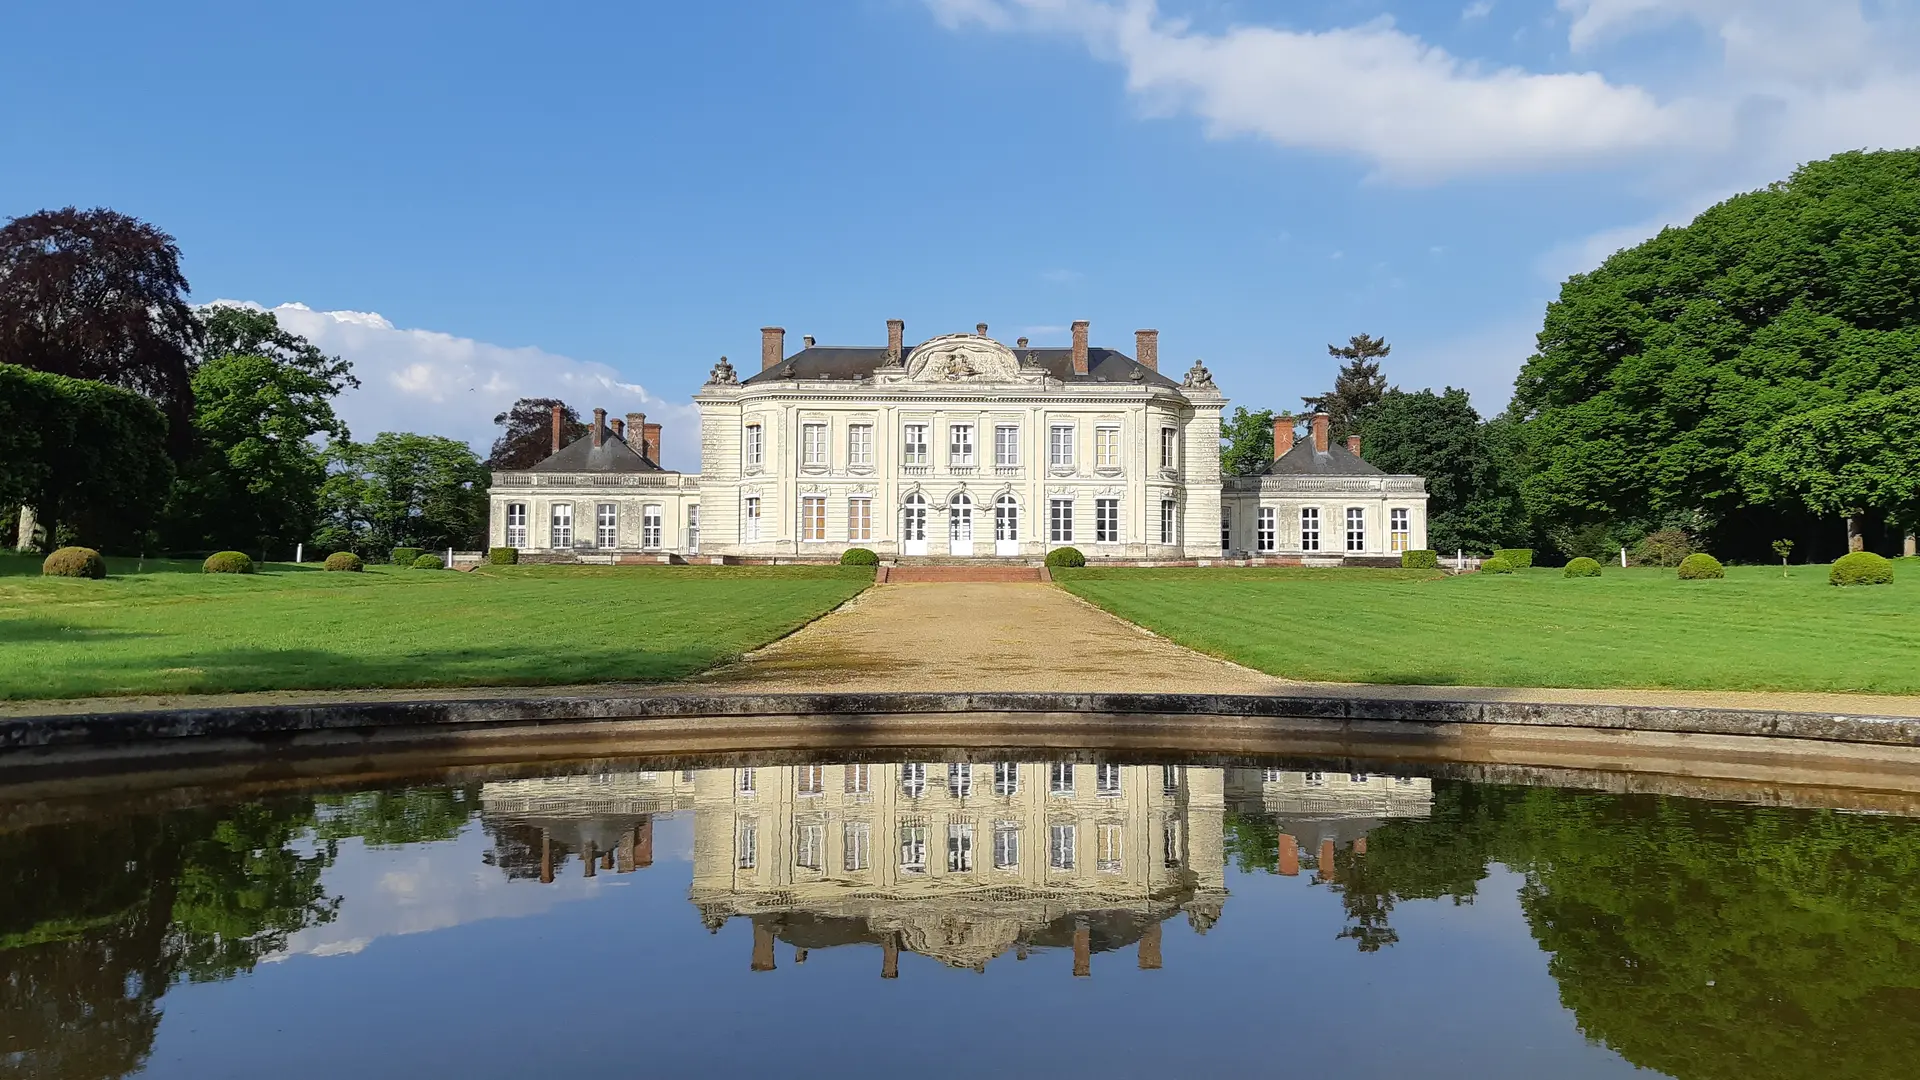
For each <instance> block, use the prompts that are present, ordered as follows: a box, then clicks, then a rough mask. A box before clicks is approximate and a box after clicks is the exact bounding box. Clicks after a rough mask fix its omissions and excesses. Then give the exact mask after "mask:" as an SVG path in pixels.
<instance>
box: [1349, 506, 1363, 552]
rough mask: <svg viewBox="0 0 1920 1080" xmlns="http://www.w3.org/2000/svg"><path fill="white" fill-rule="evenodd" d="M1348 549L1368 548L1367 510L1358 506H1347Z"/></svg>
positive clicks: (1360, 549)
mask: <svg viewBox="0 0 1920 1080" xmlns="http://www.w3.org/2000/svg"><path fill="white" fill-rule="evenodd" d="M1347 550H1348V551H1365V550H1367V512H1366V511H1365V510H1364V509H1362V508H1360V507H1358V506H1349V507H1347Z"/></svg>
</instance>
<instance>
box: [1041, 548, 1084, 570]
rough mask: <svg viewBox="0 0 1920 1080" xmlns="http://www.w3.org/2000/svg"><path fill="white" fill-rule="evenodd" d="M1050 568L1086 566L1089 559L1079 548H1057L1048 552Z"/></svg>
mask: <svg viewBox="0 0 1920 1080" xmlns="http://www.w3.org/2000/svg"><path fill="white" fill-rule="evenodd" d="M1047 565H1048V566H1085V565H1087V557H1086V556H1085V555H1082V554H1080V549H1079V548H1071V547H1057V548H1054V549H1053V550H1052V551H1049V552H1047Z"/></svg>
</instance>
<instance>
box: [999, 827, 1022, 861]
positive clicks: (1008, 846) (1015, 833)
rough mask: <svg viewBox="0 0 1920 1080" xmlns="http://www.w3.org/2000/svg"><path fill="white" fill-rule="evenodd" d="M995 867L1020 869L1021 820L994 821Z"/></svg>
mask: <svg viewBox="0 0 1920 1080" xmlns="http://www.w3.org/2000/svg"><path fill="white" fill-rule="evenodd" d="M993 868H994V869H995V870H1018V869H1020V823H1019V822H1017V821H996V822H994V823H993Z"/></svg>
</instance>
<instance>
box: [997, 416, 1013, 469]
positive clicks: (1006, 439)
mask: <svg viewBox="0 0 1920 1080" xmlns="http://www.w3.org/2000/svg"><path fill="white" fill-rule="evenodd" d="M993 463H994V464H995V465H1018V464H1020V428H1019V426H1018V425H1015V424H1001V425H999V426H997V427H995V428H994V429H993Z"/></svg>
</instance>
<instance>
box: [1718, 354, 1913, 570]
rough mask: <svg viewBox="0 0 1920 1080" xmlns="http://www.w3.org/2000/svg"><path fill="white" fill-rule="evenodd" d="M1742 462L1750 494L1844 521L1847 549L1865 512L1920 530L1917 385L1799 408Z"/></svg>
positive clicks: (1854, 543) (1855, 544) (1860, 530)
mask: <svg viewBox="0 0 1920 1080" xmlns="http://www.w3.org/2000/svg"><path fill="white" fill-rule="evenodd" d="M1742 464H1743V470H1742V471H1743V474H1744V476H1745V479H1746V483H1747V490H1748V492H1749V493H1750V494H1751V495H1752V496H1753V497H1754V498H1755V499H1757V500H1759V501H1762V502H1776V503H1779V502H1784V503H1787V504H1788V505H1790V506H1794V507H1803V508H1805V509H1806V510H1808V511H1810V512H1811V513H1814V514H1818V515H1821V516H1822V517H1829V518H1832V517H1838V518H1844V519H1845V520H1846V522H1847V536H1848V539H1849V540H1850V541H1851V543H1850V544H1849V546H1850V547H1851V548H1852V550H1855V551H1859V550H1861V547H1862V545H1863V541H1864V538H1865V536H1866V531H1867V530H1866V525H1867V517H1868V515H1869V514H1877V515H1880V516H1882V517H1884V518H1885V519H1886V520H1888V521H1890V522H1892V523H1894V524H1896V525H1898V526H1900V527H1901V529H1902V530H1903V531H1905V532H1908V533H1912V532H1915V531H1920V389H1913V390H1900V391H1896V392H1894V393H1891V394H1865V395H1862V396H1860V397H1858V398H1855V399H1854V400H1852V401H1848V402H1843V403H1841V404H1838V405H1826V406H1822V407H1820V408H1816V409H1809V410H1807V411H1806V412H1803V413H1796V414H1794V415H1792V416H1789V417H1787V418H1786V419H1784V420H1782V421H1780V422H1779V423H1777V424H1775V425H1774V426H1773V428H1772V429H1771V430H1769V431H1768V432H1767V433H1766V434H1765V435H1762V436H1761V437H1760V438H1758V439H1756V440H1754V442H1753V443H1752V444H1751V445H1749V447H1748V448H1747V451H1746V453H1745V455H1743V461H1742ZM1782 561H1783V562H1784V561H1785V559H1784V557H1783V558H1782Z"/></svg>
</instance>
